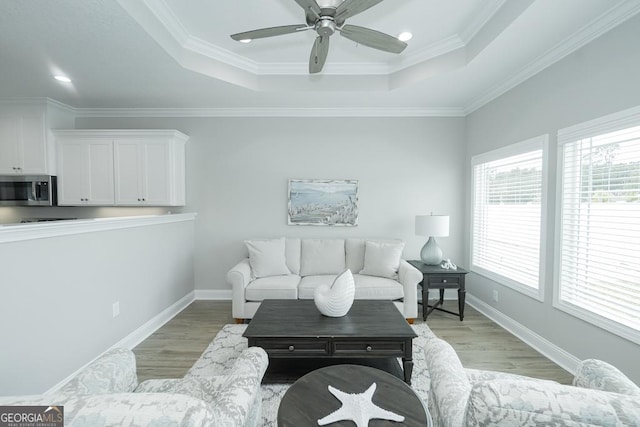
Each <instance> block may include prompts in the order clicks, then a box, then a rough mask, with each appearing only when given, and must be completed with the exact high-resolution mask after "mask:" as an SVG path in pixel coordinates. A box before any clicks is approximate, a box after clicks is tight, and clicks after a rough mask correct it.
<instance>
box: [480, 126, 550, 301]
mask: <svg viewBox="0 0 640 427" xmlns="http://www.w3.org/2000/svg"><path fill="white" fill-rule="evenodd" d="M538 150H542V182H541V195H540V236H539V242H540V248H539V251H540V252H539V256H538V287H537V288H533V287H531V286H528V285H525V284H523V283H520V282H518V281H516V280H514V279H511V278H509V277H505V276H503V275H501V274H499V273H496V272H494V271H491V270H487V269H485V268H483V267H480V266H477V265H474V263H473V259H474V251H473V247H474V241H473V239H474V235H475V234H474V233H475V224H474V222H475V221H474V213H475V208H476V182H475V167H476V166H477V165H480V164H483V163H489V162H492V161H496V160H500V159H504V158H508V157H512V156H517V155H521V154H526V153H528V152H532V151H538ZM470 181H471V185H470V188H471V203H470V220H469V222H470V224H469V229H470V237H469V239H470V241H469V243H470V244H469V264H470V265H469V269H470V271H472V272H474V273H476V274H479V275H481V276H483V277H486V278H488V279H491V280H493V281H494V282H496V283H498V284H500V285H503V286H506V287H508V288H510V289H513V290H515V291H517V292H519V293H521V294H523V295H526V296H528V297H531V298H533V299H535V300H537V301H540V302H543V301H544V297H545V286H544V282H545V275H546V265H547V224H548V218H549V212H548V202H547V200H548V197H549V134H543V135H540V136H537V137H534V138H531V139H527V140H525V141H521V142H517V143H514V144H510V145H507V146H504V147H501V148H498V149H495V150H492V151H488V152H485V153H481V154H477V155H475V156H472V157H471V178H470Z"/></svg>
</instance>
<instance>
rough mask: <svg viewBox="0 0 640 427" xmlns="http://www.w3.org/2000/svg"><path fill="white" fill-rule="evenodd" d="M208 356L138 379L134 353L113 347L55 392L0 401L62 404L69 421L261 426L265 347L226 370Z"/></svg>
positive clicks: (248, 353) (72, 423)
mask: <svg viewBox="0 0 640 427" xmlns="http://www.w3.org/2000/svg"><path fill="white" fill-rule="evenodd" d="M206 358H207V351H205V353H204V354H203V356H202V357H201V358H200V360H199V361H198V362H196V364H195V365H194V368H192V369H191V370H190V371H189V373H187V375H186V376H185V377H184V378H182V379H159V380H147V381H144V382H142V383H140V384H138V378H137V375H136V361H135V356H134V354H133V353H132V352H131V351H130V350H126V349H115V350H111V351H109V352H107V353H105V354H104V355H103V356H101V357H99V358H98V359H96V360H95V361H94V362H92V363H91V364H89V366H87V367H86V368H85V369H83V370H82V371H81V372H80V373H79V374H78V375H76V376H75V377H74V378H73V379H71V380H70V381H69V382H68V383H67V384H65V385H64V386H63V387H62V388H60V389H59V390H58V391H57V392H55V393H51V394H43V395H37V396H13V397H0V405H13V406H24V405H37V406H41V405H42V406H49V405H56V406H63V407H64V420H65V426H178V425H180V426H190V427H197V426H210V427H218V426H224V427H240V426H251V427H254V426H258V425H259V424H258V422H259V420H260V412H261V402H262V398H261V394H260V383H261V381H262V376H263V375H264V372H265V370H266V368H267V364H268V359H267V355H266V353H265V352H264V350H262V349H261V348H257V347H251V348H248V349H245V350H244V351H243V352H242V353H241V354H240V355H239V356H238V358H237V359H236V360H235V362H234V363H233V367H232V368H231V370H230V372H226V373H224V374H223V375H215V374H220V373H221V372H216V367H215V366H209V367H206V368H203V366H204V365H206V360H205V359H206Z"/></svg>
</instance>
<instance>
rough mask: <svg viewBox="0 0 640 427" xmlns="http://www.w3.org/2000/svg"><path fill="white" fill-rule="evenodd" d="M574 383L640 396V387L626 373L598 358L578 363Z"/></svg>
mask: <svg viewBox="0 0 640 427" xmlns="http://www.w3.org/2000/svg"><path fill="white" fill-rule="evenodd" d="M573 385H574V386H576V387H583V388H590V389H594V390H602V391H611V392H615V393H622V394H627V395H631V396H640V387H638V386H637V385H635V384H634V383H633V381H631V380H630V379H629V378H627V376H626V375H625V374H623V373H622V372H620V370H618V368H616V367H614V366H611V365H610V364H608V363H607V362H603V361H602V360H597V359H587V360H583V361H582V362H580V363H579V364H578V369H577V370H576V376H575V378H574V379H573Z"/></svg>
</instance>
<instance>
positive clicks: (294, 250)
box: [284, 238, 301, 274]
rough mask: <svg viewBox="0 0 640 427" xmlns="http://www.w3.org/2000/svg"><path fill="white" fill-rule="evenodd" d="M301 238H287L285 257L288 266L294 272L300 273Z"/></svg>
mask: <svg viewBox="0 0 640 427" xmlns="http://www.w3.org/2000/svg"><path fill="white" fill-rule="evenodd" d="M300 242H301V241H300V239H298V238H287V239H285V252H284V254H285V257H286V262H287V267H289V270H290V271H291V273H292V274H300V245H301V243H300Z"/></svg>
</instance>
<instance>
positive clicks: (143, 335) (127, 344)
mask: <svg viewBox="0 0 640 427" xmlns="http://www.w3.org/2000/svg"><path fill="white" fill-rule="evenodd" d="M194 300H195V292H194V291H191V292H189V293H188V294H187V295H185V296H184V297H182V298H180V299H179V300H178V301H176V302H175V303H173V304H171V305H170V306H169V307H167V308H166V309H164V310H162V311H161V312H160V313H159V314H157V315H156V316H154V317H153V318H151V319H150V320H149V321H148V322H146V323H145V324H144V325H142V326H140V327H139V328H138V329H136V330H135V331H133V332H131V333H130V334H129V335H127V336H126V337H124V338H123V339H121V340H120V341H118V342H117V343H115V344H114V345H112V346H111V347H110V348H109V349H107V350H106V351H105V352H103V353H101V354H99V355H98V356H96V358H95V359H93V360H91V361H89V362H88V363H86V364H85V365H84V366H82V367H81V368H80V369H78V370H77V371H75V372H73V373H72V374H71V375H69V376H68V377H66V378H64V379H63V380H62V381H60V382H59V383H57V384H56V385H54V386H53V387H51V388H50V389H49V390H47V391H46V392H45V393H53V392H55V391H57V390H58V389H59V388H60V387H62V386H63V385H65V384H66V383H67V382H69V380H71V379H72V378H73V377H75V376H76V375H77V374H78V373H79V372H80V371H82V370H83V369H84V368H86V367H87V366H88V365H89V364H91V363H93V362H94V361H95V360H96V359H98V358H99V357H100V356H102V355H103V354H104V353H106V352H107V351H109V350H111V349H114V348H128V349H129V350H133V348H135V347H136V346H137V345H138V344H140V343H141V342H142V341H144V340H145V339H147V338H148V337H149V336H150V335H151V334H153V333H154V332H155V331H157V330H158V329H160V328H161V327H162V325H164V324H165V323H167V322H168V321H169V320H171V319H173V318H174V317H175V316H176V315H177V314H178V313H180V312H181V311H182V310H184V309H185V308H187V306H188V305H189V304H191V303H192V302H193V301H194Z"/></svg>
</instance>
